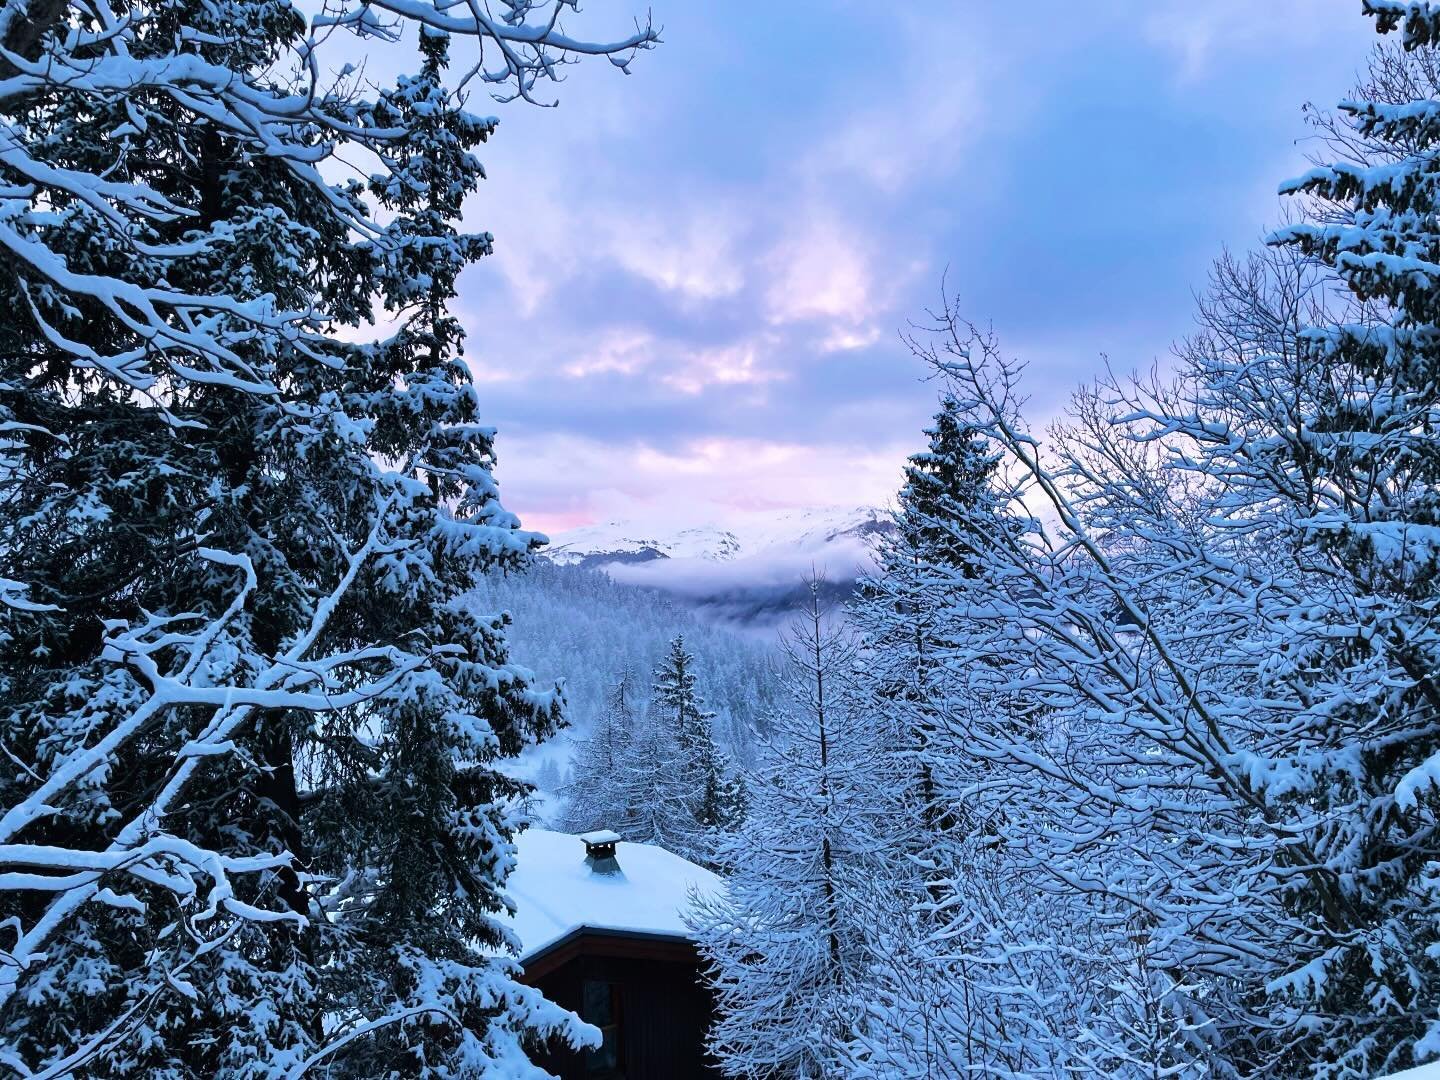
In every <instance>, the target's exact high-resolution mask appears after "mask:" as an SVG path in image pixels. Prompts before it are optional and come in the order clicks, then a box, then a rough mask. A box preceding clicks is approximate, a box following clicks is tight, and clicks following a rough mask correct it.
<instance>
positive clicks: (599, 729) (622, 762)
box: [560, 670, 649, 841]
mask: <svg viewBox="0 0 1440 1080" xmlns="http://www.w3.org/2000/svg"><path fill="white" fill-rule="evenodd" d="M633 681H634V677H633V676H632V674H631V673H630V671H628V670H626V671H623V672H621V674H620V677H619V678H618V679H617V680H616V681H615V685H614V686H613V687H612V688H611V690H610V693H609V694H608V695H607V698H606V702H605V708H604V711H603V712H601V713H600V716H599V718H598V719H597V720H596V723H595V727H594V729H593V730H592V731H591V732H590V735H589V737H588V738H586V739H585V740H584V741H583V742H581V743H580V745H579V746H577V747H576V750H575V758H574V761H573V763H572V765H571V770H572V771H571V778H570V782H569V783H568V784H566V786H565V790H564V797H565V807H564V810H563V811H562V814H561V817H560V824H561V827H562V828H565V829H568V830H570V831H571V832H588V831H590V830H593V829H621V828H624V827H625V825H626V822H627V819H628V818H630V816H631V813H632V811H631V807H630V799H629V798H627V792H626V786H627V785H626V782H625V781H626V778H627V775H628V774H629V772H630V770H631V769H632V768H633V757H634V754H635V739H636V718H635V711H634V709H633V708H632V706H631V703H630V699H631V697H632V696H633V694H634V687H633V685H632V683H633ZM625 838H626V839H627V840H640V841H644V840H648V839H649V837H641V836H633V835H631V834H630V833H629V832H626V833H625Z"/></svg>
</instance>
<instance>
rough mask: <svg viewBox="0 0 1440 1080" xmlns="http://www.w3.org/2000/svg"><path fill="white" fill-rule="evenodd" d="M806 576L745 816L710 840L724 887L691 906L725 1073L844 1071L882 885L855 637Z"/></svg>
mask: <svg viewBox="0 0 1440 1080" xmlns="http://www.w3.org/2000/svg"><path fill="white" fill-rule="evenodd" d="M809 586H810V588H809V590H808V593H809V597H808V607H807V609H806V610H805V611H804V612H803V613H801V614H800V615H799V616H797V618H796V621H795V624H794V627H793V628H792V630H791V631H790V633H789V634H788V636H787V639H786V641H785V644H784V649H785V657H786V664H785V672H784V681H783V686H782V690H783V692H784V701H785V705H784V706H783V707H780V708H778V709H777V711H776V715H775V718H774V724H775V735H774V738H773V740H772V742H771V743H770V745H769V746H768V747H767V748H766V749H767V758H766V760H765V761H764V763H763V765H762V766H761V768H760V769H759V771H758V773H757V774H756V775H755V776H754V777H753V779H752V781H751V783H750V785H749V797H750V808H749V815H748V816H747V818H746V820H745V822H744V824H743V825H742V826H741V827H740V829H739V831H738V832H736V833H734V834H732V835H731V836H730V837H728V838H727V839H726V840H725V842H724V844H723V846H722V847H721V849H720V863H721V866H722V869H723V872H724V873H725V875H726V879H727V883H728V888H727V890H726V893H725V895H724V896H723V897H719V898H716V899H713V900H711V899H707V900H705V901H703V902H701V903H700V904H698V905H697V907H696V910H695V912H694V915H693V919H694V922H693V925H694V928H695V930H696V933H697V935H698V937H699V941H700V947H701V950H702V952H703V953H704V955H705V958H706V960H707V961H708V963H709V973H708V978H709V979H710V981H711V983H712V985H713V986H714V988H715V990H716V993H717V995H718V1008H719V1018H718V1020H717V1021H716V1023H715V1026H714V1028H713V1029H712V1031H711V1035H710V1048H711V1052H712V1053H713V1054H714V1055H715V1056H716V1058H717V1059H718V1060H719V1062H720V1065H721V1068H722V1069H723V1071H724V1072H725V1073H726V1075H730V1076H744V1077H757V1078H758V1077H795V1078H815V1080H818V1078H820V1077H834V1076H844V1075H847V1066H846V1061H847V1055H848V1053H849V1050H850V1046H851V1043H852V1041H853V1040H854V1039H855V1038H856V1037H857V1035H858V1034H859V1032H858V1031H857V1025H858V1023H859V1022H860V1020H861V1018H862V1016H863V1013H864V1003H865V998H866V996H867V994H866V991H865V985H866V979H867V973H868V970H869V967H870V962H871V943H872V940H873V935H874V931H875V928H876V926H877V925H879V924H881V923H883V922H884V921H885V914H884V911H885V907H884V905H885V902H886V901H885V898H886V897H888V896H889V895H891V890H890V888H889V886H888V879H887V875H888V872H889V870H888V867H889V860H890V857H891V856H892V855H893V852H891V851H890V850H889V848H888V847H887V845H886V844H885V843H884V842H883V840H882V837H883V836H884V829H885V828H886V827H887V825H888V822H887V820H886V819H887V817H888V816H889V815H890V814H892V813H893V812H894V808H893V807H891V806H889V805H888V804H887V803H886V802H885V795H886V793H887V792H888V791H889V790H891V786H890V784H889V782H888V777H887V776H886V775H885V771H884V770H885V765H886V763H887V761H888V757H887V755H886V754H884V753H883V737H882V736H881V735H880V733H879V732H878V730H877V728H876V726H875V725H874V724H873V723H871V721H870V718H869V717H868V716H867V715H866V714H865V713H864V711H863V710H862V709H860V708H859V707H857V706H858V701H857V700H856V699H855V698H854V697H853V696H852V694H851V693H850V691H849V687H848V682H849V679H850V677H851V675H852V673H853V670H854V666H855V663H856V644H855V642H854V640H853V639H852V638H851V636H850V635H849V634H848V633H847V631H846V630H845V628H844V627H843V625H842V624H841V623H839V622H838V621H831V620H829V619H828V618H827V614H826V612H825V609H824V603H823V599H822V596H823V590H822V583H821V582H820V581H811V582H810V583H809Z"/></svg>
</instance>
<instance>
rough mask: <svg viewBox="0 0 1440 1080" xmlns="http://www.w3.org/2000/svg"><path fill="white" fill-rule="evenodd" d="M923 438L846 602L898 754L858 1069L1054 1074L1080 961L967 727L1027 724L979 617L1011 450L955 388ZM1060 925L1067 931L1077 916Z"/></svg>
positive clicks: (872, 706)
mask: <svg viewBox="0 0 1440 1080" xmlns="http://www.w3.org/2000/svg"><path fill="white" fill-rule="evenodd" d="M925 434H926V436H927V440H928V445H927V447H926V449H925V450H924V451H922V452H920V453H917V454H915V455H913V456H912V457H911V458H910V459H909V461H908V463H907V465H906V468H905V476H904V479H905V484H904V487H903V488H902V489H901V491H900V494H899V497H898V499H897V504H898V505H897V511H896V515H895V523H896V528H895V529H894V530H893V532H891V533H890V534H888V535H886V536H883V537H881V538H880V541H879V543H878V545H877V556H878V557H877V566H876V570H875V572H874V573H873V574H872V575H871V576H870V577H869V578H868V579H867V580H866V581H865V582H864V583H863V586H862V588H861V590H860V591H859V593H858V595H857V596H856V598H855V600H854V601H853V602H852V603H851V605H850V615H851V617H852V619H853V621H854V623H855V624H856V626H857V627H858V628H859V630H860V631H861V633H862V635H863V645H864V651H863V657H864V663H863V664H861V665H860V667H859V668H858V670H857V672H856V676H855V680H854V682H855V685H856V687H857V689H858V691H859V692H860V693H861V694H862V695H863V697H864V700H865V702H866V708H867V710H868V711H869V714H870V715H871V717H872V722H873V723H874V724H875V725H876V726H877V728H879V729H880V730H883V731H885V732H886V733H887V735H886V738H885V741H884V753H885V754H886V755H887V757H888V758H889V759H890V770H891V787H890V790H889V791H888V792H887V796H886V797H887V798H888V799H889V800H891V802H892V804H893V805H894V807H895V812H894V813H893V814H892V815H890V816H889V817H888V818H887V819H886V820H887V829H886V834H885V846H886V848H887V849H888V850H889V851H890V852H891V853H892V865H891V867H890V877H889V880H890V883H891V888H892V890H893V893H892V895H891V897H890V898H889V900H890V902H891V904H892V910H891V911H890V912H889V916H888V918H887V919H886V920H885V921H884V922H883V923H879V924H876V925H875V926H874V927H873V930H872V934H873V939H874V944H873V953H874V960H873V963H872V968H871V970H870V972H869V973H868V975H867V990H866V994H865V996H864V1000H865V1002H866V1005H867V1009H868V1013H869V1016H868V1020H867V1023H866V1026H865V1036H864V1038H863V1040H860V1041H858V1042H857V1043H856V1045H855V1047H854V1048H853V1049H854V1057H853V1059H852V1060H851V1061H850V1063H849V1068H850V1070H851V1073H852V1074H853V1075H857V1076H877V1077H878V1076H896V1077H900V1076H925V1077H940V1076H956V1077H958V1076H972V1075H977V1074H1007V1075H1028V1074H1044V1073H1046V1072H1047V1070H1051V1069H1055V1068H1058V1062H1059V1061H1060V1060H1061V1059H1062V1055H1061V1054H1060V1053H1059V1052H1057V1050H1056V1047H1057V1045H1059V1044H1062V1043H1063V1041H1064V1040H1063V1038H1057V1037H1055V1033H1056V1032H1057V1031H1058V1030H1059V1029H1060V1028H1061V1026H1062V1025H1063V1024H1064V1023H1065V1022H1066V1021H1073V1020H1074V1019H1075V1017H1074V1013H1073V1009H1072V1008H1070V1006H1069V1003H1068V1002H1066V1001H1065V1000H1063V995H1062V992H1061V991H1062V990H1064V989H1067V988H1068V984H1067V979H1068V976H1069V973H1068V972H1067V971H1066V964H1065V963H1064V962H1063V961H1062V960H1061V956H1062V955H1063V954H1064V953H1065V951H1066V950H1064V949H1062V948H1060V947H1059V943H1058V942H1056V941H1055V940H1053V935H1052V934H1051V932H1050V928H1049V926H1048V925H1047V923H1048V922H1050V917H1051V916H1052V915H1053V914H1054V912H1052V911H1050V910H1049V907H1048V905H1047V902H1046V900H1045V898H1044V897H1042V896H1039V895H1037V893H1036V890H1035V889H1034V887H1033V885H1031V884H1030V883H1028V882H1026V881H1025V880H1024V879H1023V875H1022V874H1020V873H1019V872H1018V871H1017V868H1016V867H1015V866H1014V865H1013V862H1012V861H1011V860H1010V859H1008V858H1007V857H1006V854H1005V853H1004V852H1003V851H1002V850H1000V849H999V847H998V846H997V844H996V837H997V835H998V834H999V833H1000V832H1001V831H1002V830H1003V828H1004V826H1005V823H1006V820H1005V812H1004V809H1003V807H1002V806H998V805H996V804H994V803H992V802H990V801H988V800H986V799H984V798H979V799H977V798H975V797H974V794H975V792H976V791H977V790H981V791H983V790H984V787H985V785H986V784H987V782H988V781H989V779H990V776H989V768H988V764H987V762H986V761H985V759H984V758H983V756H980V755H977V754H976V753H975V752H974V747H973V746H972V745H971V744H970V743H969V742H967V740H966V739H965V738H964V732H965V731H966V729H967V726H968V722H969V720H970V718H972V717H974V716H977V715H978V716H985V717H990V718H996V719H998V718H1001V717H1004V718H1007V719H1013V718H1016V717H1020V716H1023V715H1024V713H1025V712H1026V710H1025V708H1024V703H1025V702H1026V701H1027V698H1026V697H1025V696H1024V695H1016V694H1009V695H1004V696H997V695H995V694H994V693H993V692H992V690H991V688H992V687H993V681H994V680H993V675H994V673H993V672H988V671H986V670H985V669H984V668H983V666H982V667H981V668H977V667H976V666H975V657H974V654H973V652H972V651H971V650H972V646H973V644H974V641H973V639H974V638H975V637H976V635H977V634H979V635H980V636H981V637H982V639H983V637H984V636H987V635H989V634H990V633H992V632H993V630H992V628H989V627H985V626H984V625H983V624H981V623H977V622H975V621H974V620H972V619H971V618H969V616H968V614H967V610H968V607H969V605H970V604H971V603H972V601H973V600H974V599H975V598H976V597H977V596H980V595H983V579H984V578H986V576H987V574H988V564H987V560H986V558H985V551H986V548H987V546H988V544H990V543H991V542H992V538H993V537H995V536H997V535H1009V536H1015V535H1017V534H1018V532H1019V531H1020V529H1021V528H1022V523H1021V519H1020V518H1018V517H1017V516H1016V514H1015V512H1014V510H1013V509H1012V508H1011V507H1010V506H1009V505H1008V501H1009V500H1008V494H1009V493H1008V491H1007V490H1006V489H1005V488H1003V487H1002V486H1001V480H1000V477H999V476H998V475H997V468H996V467H997V464H998V462H999V455H998V454H997V453H996V452H995V450H994V449H992V448H991V447H989V446H988V445H987V444H986V441H985V439H984V438H983V436H982V435H980V434H979V433H978V432H977V430H976V429H975V427H974V426H973V425H972V424H971V423H970V422H969V421H968V420H967V418H966V416H965V413H964V411H963V409H962V408H961V406H960V404H959V402H958V401H957V400H956V398H955V397H954V396H951V395H946V396H944V397H943V398H942V400H941V402H940V409H939V412H938V413H937V415H936V418H935V422H934V424H933V425H932V426H931V427H930V428H929V429H927V431H926V432H925ZM1058 925H1059V926H1060V927H1063V926H1064V921H1063V919H1062V920H1060V922H1059V924H1058Z"/></svg>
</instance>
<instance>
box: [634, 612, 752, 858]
mask: <svg viewBox="0 0 1440 1080" xmlns="http://www.w3.org/2000/svg"><path fill="white" fill-rule="evenodd" d="M694 666H695V658H694V657H693V656H691V655H690V653H688V652H687V651H686V650H685V637H684V635H683V634H682V635H679V636H677V637H676V638H675V640H674V641H672V642H671V643H670V651H669V653H668V654H667V655H666V656H665V659H664V660H662V661H661V663H660V666H659V667H658V668H656V669H655V686H654V710H655V712H656V714H657V716H658V717H661V718H663V722H664V723H666V724H667V725H669V728H670V731H671V733H672V736H673V738H674V742H675V755H676V756H675V760H676V762H677V765H678V776H677V780H678V782H679V784H680V788H681V790H682V791H683V792H685V799H686V803H687V805H689V807H690V813H691V815H692V816H693V817H694V819H695V825H696V826H697V828H698V829H699V830H701V831H702V832H705V831H711V830H724V829H729V828H732V827H733V826H734V825H735V824H736V822H737V819H736V817H735V815H737V814H740V813H743V811H744V802H743V795H742V794H741V789H740V787H739V785H738V784H737V782H736V781H735V779H734V778H733V777H732V776H731V775H730V770H729V768H728V767H727V763H726V761H725V757H724V754H723V753H722V752H721V750H720V748H719V746H717V745H716V743H715V735H714V732H713V730H712V729H711V721H712V720H713V719H714V717H715V714H714V713H713V712H709V711H708V710H706V709H705V707H704V703H703V702H702V701H701V700H700V696H699V693H698V690H697V680H696V677H695V670H694ZM696 843H698V844H700V845H702V846H703V845H704V844H705V843H706V841H705V840H704V839H703V838H701V839H698V840H697V841H696ZM682 854H690V855H692V856H702V852H701V851H693V850H692V851H690V852H682ZM700 861H701V862H709V861H710V860H709V858H707V857H703V856H702V857H700Z"/></svg>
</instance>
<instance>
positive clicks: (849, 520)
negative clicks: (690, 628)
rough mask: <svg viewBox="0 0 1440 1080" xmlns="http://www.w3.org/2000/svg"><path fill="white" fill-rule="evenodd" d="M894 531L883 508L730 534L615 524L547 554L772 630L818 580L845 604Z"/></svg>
mask: <svg viewBox="0 0 1440 1080" xmlns="http://www.w3.org/2000/svg"><path fill="white" fill-rule="evenodd" d="M893 527H894V526H893V525H892V523H891V520H890V515H889V514H888V513H886V512H885V511H884V510H880V509H877V508H875V507H869V506H862V507H845V508H829V509H822V510H783V511H775V512H768V513H752V514H744V515H739V516H736V517H734V518H731V519H729V520H727V521H726V522H725V524H724V525H723V526H722V525H687V526H684V527H674V528H670V529H659V528H655V527H654V526H647V525H637V524H635V523H632V522H623V521H618V522H609V523H606V524H602V525H587V526H585V527H584V528H580V529H572V530H570V531H569V532H564V533H560V534H559V535H557V536H555V537H554V539H553V540H552V542H551V544H550V547H549V548H548V549H545V551H544V554H545V556H546V557H547V558H549V559H550V560H551V561H552V562H554V563H557V564H560V565H563V566H578V567H581V568H584V569H595V570H601V571H603V572H604V573H605V574H606V575H608V576H609V577H610V578H611V579H612V580H614V581H616V582H619V583H622V584H627V585H639V586H644V587H647V588H651V589H656V590H659V591H660V592H662V593H665V594H667V595H668V596H670V597H672V598H673V599H675V600H678V601H681V602H683V603H684V604H685V605H686V606H688V607H690V608H692V609H693V610H695V611H697V612H700V613H703V614H706V615H709V616H712V617H714V618H715V619H717V620H719V621H722V622H725V623H729V624H732V625H734V624H739V625H744V626H747V627H752V628H756V627H759V628H773V626H774V625H775V624H776V623H777V622H780V621H783V620H784V619H786V618H788V617H789V616H790V614H791V613H792V612H793V611H794V609H795V606H796V604H797V603H798V602H799V600H800V599H802V598H803V588H802V584H801V583H802V582H803V581H804V580H805V578H807V577H808V576H810V575H811V574H819V575H821V576H823V577H824V578H825V579H826V582H827V595H829V596H830V597H831V598H832V599H834V600H835V601H837V602H838V601H841V600H843V599H844V597H845V596H847V595H849V593H850V590H851V589H852V588H853V586H854V583H855V580H856V578H857V577H859V576H860V575H861V574H863V573H864V572H865V569H866V568H867V567H868V566H869V565H870V563H871V546H870V545H871V541H872V540H873V538H874V537H875V535H876V534H878V533H882V532H885V531H887V530H889V529H891V528H893Z"/></svg>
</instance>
